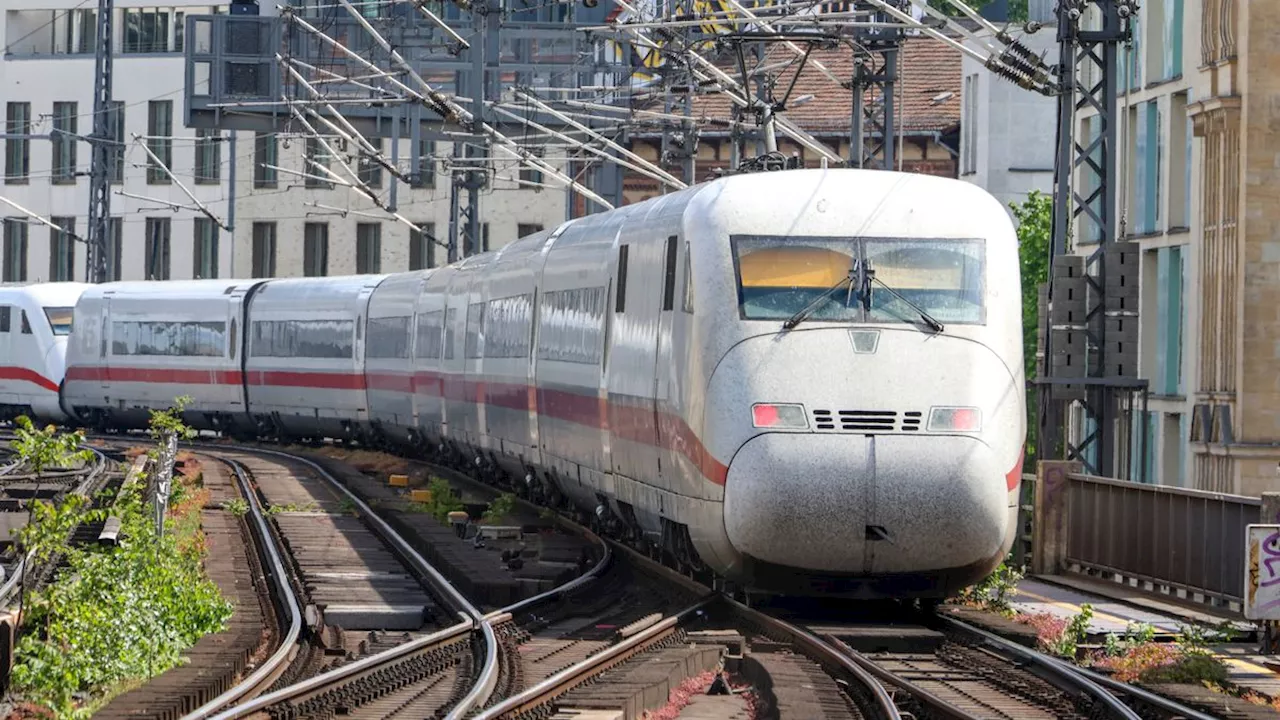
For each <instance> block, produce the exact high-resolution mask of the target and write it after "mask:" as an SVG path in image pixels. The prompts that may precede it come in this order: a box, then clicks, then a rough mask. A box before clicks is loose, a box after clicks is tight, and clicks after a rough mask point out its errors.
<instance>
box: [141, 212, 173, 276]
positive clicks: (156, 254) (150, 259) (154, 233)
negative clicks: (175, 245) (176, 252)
mask: <svg viewBox="0 0 1280 720" xmlns="http://www.w3.org/2000/svg"><path fill="white" fill-rule="evenodd" d="M169 232H170V227H169V218H147V229H146V233H147V241H146V243H145V246H146V247H145V252H146V254H145V256H144V257H143V267H145V268H146V272H144V273H143V276H144V277H145V278H146V279H147V280H168V279H169Z"/></svg>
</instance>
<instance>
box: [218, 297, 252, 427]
mask: <svg viewBox="0 0 1280 720" xmlns="http://www.w3.org/2000/svg"><path fill="white" fill-rule="evenodd" d="M243 313H244V295H243V294H242V293H241V292H240V291H239V290H237V291H236V292H234V293H232V295H231V297H230V298H228V302H227V359H226V363H225V367H226V368H228V369H234V368H238V367H240V352H241V348H242V345H243V343H242V342H240V322H241V320H240V319H241V317H242V316H243ZM229 376H230V377H232V378H234V377H238V376H239V373H229ZM218 387H219V388H225V389H226V392H227V404H228V405H230V406H231V408H232V409H233V410H234V411H235V412H244V411H245V409H246V406H245V402H244V393H243V392H242V390H241V388H242V387H243V386H242V385H225V386H224V385H222V384H221V383H220V384H219V385H218Z"/></svg>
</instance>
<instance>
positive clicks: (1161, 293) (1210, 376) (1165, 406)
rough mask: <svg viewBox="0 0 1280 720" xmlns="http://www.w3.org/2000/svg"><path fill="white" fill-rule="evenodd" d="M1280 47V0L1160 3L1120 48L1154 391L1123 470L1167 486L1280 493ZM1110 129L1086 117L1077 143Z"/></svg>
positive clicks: (1145, 340) (1123, 223) (1143, 328)
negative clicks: (1279, 124)
mask: <svg viewBox="0 0 1280 720" xmlns="http://www.w3.org/2000/svg"><path fill="white" fill-rule="evenodd" d="M1278 42H1280V3H1258V2H1241V1H1240V0H1152V1H1151V2H1148V3H1145V4H1144V6H1143V8H1142V11H1141V13H1139V15H1138V19H1137V22H1136V32H1135V34H1134V39H1133V42H1132V44H1131V47H1130V48H1128V49H1127V50H1126V51H1125V52H1122V54H1121V59H1120V62H1121V76H1122V77H1121V84H1120V86H1119V87H1120V92H1121V101H1120V106H1121V109H1122V112H1121V114H1120V118H1121V123H1120V127H1119V128H1118V131H1119V138H1118V146H1119V148H1120V157H1121V165H1120V174H1119V177H1120V183H1121V185H1120V195H1119V219H1120V233H1121V235H1122V237H1123V238H1124V239H1127V240H1131V241H1135V242H1137V243H1138V246H1139V247H1140V249H1141V281H1140V285H1141V297H1140V306H1139V312H1140V338H1139V365H1140V373H1139V374H1140V376H1141V377H1143V378H1146V379H1148V381H1149V383H1150V396H1149V406H1148V415H1147V416H1146V417H1145V418H1144V417H1142V416H1141V413H1140V412H1135V413H1134V415H1133V417H1134V422H1133V423H1132V424H1131V425H1130V426H1129V427H1128V428H1127V429H1126V430H1125V431H1126V432H1127V433H1128V434H1129V439H1130V441H1131V443H1130V444H1131V451H1130V452H1129V453H1127V457H1126V458H1125V460H1126V461H1127V463H1128V469H1129V472H1130V473H1132V474H1134V475H1137V474H1138V471H1139V470H1145V472H1146V476H1147V477H1148V478H1152V479H1153V480H1154V481H1156V482H1160V483H1163V484H1168V485H1179V486H1185V487H1192V488H1198V489H1204V490H1212V491H1216V492H1228V493H1240V494H1246V495H1256V494H1258V493H1261V492H1263V491H1268V490H1273V489H1276V488H1278V487H1280V383H1278V382H1277V378H1278V377H1280V314H1278V313H1280V311H1278V310H1277V308H1280V239H1277V238H1278V237H1280V236H1277V230H1276V228H1277V227H1280V203H1278V202H1277V200H1278V199H1280V197H1278V196H1280V163H1277V161H1276V158H1277V157H1280V136H1277V134H1276V133H1275V127H1276V120H1275V119H1274V118H1275V116H1276V111H1275V110H1274V109H1273V108H1275V107H1280V77H1278V74H1277V73H1276V72H1274V71H1273V70H1274V68H1273V66H1275V65H1276V64H1277V61H1276V59H1275V58H1276V55H1275V47H1276V44H1277V43H1278ZM1097 132H1098V123H1097V118H1096V117H1094V116H1091V115H1090V114H1089V113H1083V114H1082V115H1081V117H1080V121H1079V124H1078V126H1077V128H1076V133H1077V140H1078V141H1087V140H1088V139H1091V138H1093V137H1096V133H1097ZM1074 237H1075V246H1076V247H1075V252H1077V253H1079V254H1086V253H1088V252H1089V251H1091V250H1092V249H1093V247H1095V241H1096V234H1095V233H1094V232H1092V231H1091V229H1090V228H1089V227H1085V226H1078V227H1077V228H1076V232H1075V235H1074ZM1144 448H1145V449H1144Z"/></svg>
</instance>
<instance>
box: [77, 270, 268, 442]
mask: <svg viewBox="0 0 1280 720" xmlns="http://www.w3.org/2000/svg"><path fill="white" fill-rule="evenodd" d="M260 284H261V283H260V281H252V280H250V281H238V280H188V281H174V282H166V283H154V282H117V283H107V284H103V285H94V286H90V288H89V289H88V290H86V291H85V292H84V294H83V295H82V296H81V297H80V301H79V302H78V303H77V304H76V307H75V322H76V323H77V324H78V325H79V328H80V329H79V332H77V333H76V341H75V342H74V343H72V344H71V346H70V351H69V352H68V358H67V383H66V389H65V391H64V404H65V405H66V406H67V407H68V408H69V409H71V411H72V412H74V413H76V415H77V416H78V417H79V418H80V419H81V420H82V421H83V422H85V423H87V424H90V425H93V426H95V427H100V428H104V429H105V428H130V427H145V426H146V425H147V423H148V422H149V420H150V410H152V409H155V408H167V407H170V406H172V405H173V402H174V399H175V398H177V397H180V396H188V397H190V398H191V402H190V403H189V404H188V405H187V407H186V409H185V420H186V422H188V423H189V424H190V425H191V426H192V427H194V428H197V429H201V430H221V431H228V432H232V431H234V432H243V431H246V430H247V429H248V426H247V423H246V420H247V418H246V415H245V399H244V385H243V375H242V373H241V360H242V352H243V342H242V339H243V327H242V324H243V321H242V316H243V308H244V303H245V299H246V296H247V295H249V294H250V293H251V292H252V291H253V290H254V288H256V287H257V286H258V285H260Z"/></svg>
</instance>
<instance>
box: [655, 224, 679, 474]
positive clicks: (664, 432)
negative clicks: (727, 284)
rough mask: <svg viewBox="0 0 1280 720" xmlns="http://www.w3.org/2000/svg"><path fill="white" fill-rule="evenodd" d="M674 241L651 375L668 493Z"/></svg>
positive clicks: (665, 263) (665, 265)
mask: <svg viewBox="0 0 1280 720" xmlns="http://www.w3.org/2000/svg"><path fill="white" fill-rule="evenodd" d="M677 245H678V239H677V237H676V236H675V235H672V236H670V237H668V238H667V239H666V242H665V245H664V246H663V252H662V276H661V277H662V305H660V306H659V308H658V343H657V352H655V353H654V372H653V423H654V427H656V428H657V433H658V452H657V455H658V477H659V478H660V481H661V483H662V486H663V487H664V488H666V489H668V490H674V489H676V488H675V487H674V483H675V482H676V477H677V473H676V468H675V461H674V458H672V457H671V455H670V452H671V448H674V447H676V446H677V443H676V442H675V441H676V438H675V437H674V435H675V434H676V433H677V432H678V430H677V429H676V426H675V424H674V422H675V420H676V418H677V413H678V412H679V411H678V409H677V408H676V403H675V402H673V401H672V398H671V388H672V386H673V382H672V378H671V373H672V372H673V371H674V369H675V368H674V363H673V359H674V358H673V357H672V343H671V323H672V315H673V311H674V309H675V278H676V256H677V254H678V253H677Z"/></svg>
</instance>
